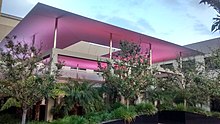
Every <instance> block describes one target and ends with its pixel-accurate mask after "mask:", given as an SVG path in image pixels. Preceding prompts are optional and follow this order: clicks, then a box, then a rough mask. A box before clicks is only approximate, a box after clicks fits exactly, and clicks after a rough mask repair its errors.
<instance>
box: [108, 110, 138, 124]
mask: <svg viewBox="0 0 220 124" xmlns="http://www.w3.org/2000/svg"><path fill="white" fill-rule="evenodd" d="M111 114H112V115H113V117H114V118H115V119H124V120H125V121H127V122H128V123H130V122H131V121H133V120H134V119H135V117H136V116H137V113H136V112H135V109H134V107H131V108H130V107H129V108H126V107H120V108H117V109H115V110H114V111H112V113H111Z"/></svg>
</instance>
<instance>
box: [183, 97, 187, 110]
mask: <svg viewBox="0 0 220 124" xmlns="http://www.w3.org/2000/svg"><path fill="white" fill-rule="evenodd" d="M186 104H187V103H186V99H185V98H184V103H183V105H184V107H185V109H186Z"/></svg>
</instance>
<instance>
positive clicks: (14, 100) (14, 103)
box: [1, 98, 21, 111]
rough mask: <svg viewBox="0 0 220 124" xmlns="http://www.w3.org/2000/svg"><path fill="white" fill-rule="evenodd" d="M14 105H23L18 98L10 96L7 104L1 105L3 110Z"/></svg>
mask: <svg viewBox="0 0 220 124" xmlns="http://www.w3.org/2000/svg"><path fill="white" fill-rule="evenodd" d="M12 106H15V107H21V105H20V103H19V102H18V101H17V100H16V99H14V98H9V99H7V101H6V102H5V104H4V105H3V106H2V107H1V111H3V110H6V109H8V108H10V107H12Z"/></svg>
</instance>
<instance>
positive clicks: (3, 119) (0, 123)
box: [0, 114, 20, 124]
mask: <svg viewBox="0 0 220 124" xmlns="http://www.w3.org/2000/svg"><path fill="white" fill-rule="evenodd" d="M19 123H20V119H18V118H16V116H15V115H12V114H3V115H0V124H19Z"/></svg>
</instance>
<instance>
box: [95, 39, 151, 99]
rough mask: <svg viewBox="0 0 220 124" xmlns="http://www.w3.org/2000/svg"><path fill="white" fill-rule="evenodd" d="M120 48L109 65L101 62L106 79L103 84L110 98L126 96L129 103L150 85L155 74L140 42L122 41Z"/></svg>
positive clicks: (101, 68)
mask: <svg viewBox="0 0 220 124" xmlns="http://www.w3.org/2000/svg"><path fill="white" fill-rule="evenodd" d="M120 49H121V50H120V51H119V52H118V54H117V55H116V56H115V57H114V58H113V60H112V61H110V62H108V65H107V67H102V66H101V63H99V68H100V70H101V71H102V72H103V75H102V76H103V77H104V79H105V81H106V83H105V84H104V85H103V86H104V87H105V89H106V92H105V93H106V94H108V95H109V97H110V98H112V97H111V96H112V95H114V96H116V95H121V96H124V98H125V100H126V101H127V103H128V101H129V99H135V98H136V96H137V95H139V94H140V93H141V92H145V91H146V89H147V88H149V87H150V85H151V82H152V81H153V79H154V76H153V75H152V73H151V68H150V65H149V61H148V60H149V58H148V57H147V56H148V55H147V54H148V53H142V51H141V47H140V46H139V45H138V44H135V43H131V42H127V41H121V42H120ZM145 52H147V51H145ZM113 98H115V99H116V98H117V97H113Z"/></svg>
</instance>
